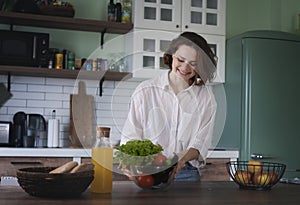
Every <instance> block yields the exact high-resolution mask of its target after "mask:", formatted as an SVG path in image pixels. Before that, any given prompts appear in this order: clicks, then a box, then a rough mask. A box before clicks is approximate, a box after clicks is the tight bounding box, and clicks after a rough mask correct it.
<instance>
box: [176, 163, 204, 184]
mask: <svg viewBox="0 0 300 205" xmlns="http://www.w3.org/2000/svg"><path fill="white" fill-rule="evenodd" d="M174 181H175V182H181V181H189V182H193V181H200V172H199V170H198V169H197V168H196V167H193V166H192V165H190V163H186V165H185V166H184V167H183V168H182V169H181V170H180V171H179V173H178V174H177V177H176V178H175V179H174Z"/></svg>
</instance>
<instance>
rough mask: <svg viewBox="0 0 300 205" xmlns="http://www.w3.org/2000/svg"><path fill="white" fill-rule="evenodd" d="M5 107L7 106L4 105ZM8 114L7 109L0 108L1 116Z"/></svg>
mask: <svg viewBox="0 0 300 205" xmlns="http://www.w3.org/2000/svg"><path fill="white" fill-rule="evenodd" d="M4 105H5V104H4ZM4 114H5V115H6V114H7V107H0V115H4Z"/></svg>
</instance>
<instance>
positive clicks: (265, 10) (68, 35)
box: [0, 0, 300, 146]
mask: <svg viewBox="0 0 300 205" xmlns="http://www.w3.org/2000/svg"><path fill="white" fill-rule="evenodd" d="M70 2H72V3H73V4H74V6H75V9H76V14H75V17H76V18H91V19H100V20H106V13H107V12H106V4H107V1H106V0H101V1H99V0H89V1H82V0H70ZM298 13H300V1H299V0H227V23H226V27H227V31H226V32H227V33H226V35H227V38H230V37H232V36H234V35H237V34H240V33H242V32H245V31H248V30H256V29H267V30H281V31H287V32H292V33H297V28H298ZM0 28H7V26H6V25H0ZM15 28H16V29H17V30H31V31H38V32H41V31H43V32H49V33H50V36H51V41H50V46H51V47H58V48H67V49H69V50H72V51H74V52H75V53H76V55H77V57H80V58H84V57H88V56H89V55H90V54H91V53H92V52H94V51H95V50H97V49H99V44H100V34H97V33H91V32H78V31H65V30H56V29H41V28H33V27H32V28H31V27H21V26H16V27H15ZM117 36H118V35H113V34H106V35H105V38H104V40H105V42H109V41H110V40H112V39H115V38H116V37H117ZM95 42H96V43H95ZM122 47H123V46H122V45H121V44H118V47H117V48H115V49H116V50H121V51H122V50H123V48H122ZM103 53H105V51H103ZM103 55H105V54H103ZM142 80H143V79H130V80H129V81H126V82H123V81H122V82H121V84H122V85H121V86H120V82H117V81H105V82H104V93H103V96H102V97H97V96H98V95H97V93H98V92H99V91H98V88H97V87H98V82H94V81H90V82H88V94H92V95H94V96H95V98H96V99H95V101H96V110H95V112H96V114H97V124H98V125H108V126H112V127H113V131H112V138H113V139H114V141H115V140H117V139H118V138H119V136H120V128H121V125H122V122H123V121H124V120H125V117H126V114H127V112H128V104H129V98H130V95H131V93H132V92H133V90H134V88H135V87H136V86H137V85H138V84H139V83H140V82H141V81H142ZM0 82H4V83H6V82H7V76H3V75H2V76H1V75H0ZM11 86H12V88H11V91H12V94H13V97H12V98H11V99H10V100H9V101H8V102H7V103H6V104H5V105H4V106H3V107H2V108H0V121H6V120H8V121H12V117H13V114H14V113H16V112H17V111H24V112H27V113H39V114H43V115H44V116H45V117H46V119H48V118H49V117H50V116H51V112H52V110H53V109H55V110H56V111H57V116H58V118H59V119H60V120H61V144H62V146H68V143H69V117H70V113H69V108H70V101H69V98H70V94H71V93H76V92H77V91H76V80H71V79H57V78H38V77H21V76H12V84H11ZM74 87H75V90H74ZM115 111H117V112H115Z"/></svg>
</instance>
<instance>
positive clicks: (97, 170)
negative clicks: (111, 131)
mask: <svg viewBox="0 0 300 205" xmlns="http://www.w3.org/2000/svg"><path fill="white" fill-rule="evenodd" d="M92 163H93V164H94V180H93V182H92V183H91V191H92V192H94V193H111V192H112V169H113V149H112V148H92Z"/></svg>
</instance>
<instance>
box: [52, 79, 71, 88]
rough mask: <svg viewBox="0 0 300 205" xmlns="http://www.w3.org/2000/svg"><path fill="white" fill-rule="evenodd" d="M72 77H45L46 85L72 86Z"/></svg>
mask: <svg viewBox="0 0 300 205" xmlns="http://www.w3.org/2000/svg"><path fill="white" fill-rule="evenodd" d="M75 82H76V81H75V80H74V79H66V78H46V84H47V85H59V86H60V87H61V86H65V85H68V86H74V85H75Z"/></svg>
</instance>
